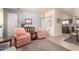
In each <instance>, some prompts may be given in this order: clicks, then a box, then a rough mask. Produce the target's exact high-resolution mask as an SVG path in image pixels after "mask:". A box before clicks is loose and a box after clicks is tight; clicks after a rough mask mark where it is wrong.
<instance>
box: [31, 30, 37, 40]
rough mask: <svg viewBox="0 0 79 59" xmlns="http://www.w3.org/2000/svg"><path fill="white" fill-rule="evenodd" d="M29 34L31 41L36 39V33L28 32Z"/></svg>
mask: <svg viewBox="0 0 79 59" xmlns="http://www.w3.org/2000/svg"><path fill="white" fill-rule="evenodd" d="M30 34H31V39H32V40H36V39H37V32H30Z"/></svg>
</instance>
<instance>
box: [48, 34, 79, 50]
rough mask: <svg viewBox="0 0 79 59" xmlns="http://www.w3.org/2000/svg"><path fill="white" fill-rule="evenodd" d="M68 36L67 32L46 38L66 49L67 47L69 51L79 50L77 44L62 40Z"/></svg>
mask: <svg viewBox="0 0 79 59" xmlns="http://www.w3.org/2000/svg"><path fill="white" fill-rule="evenodd" d="M67 38H69V34H63V35H61V36H56V37H50V36H49V37H48V40H50V41H52V42H54V43H56V44H58V45H61V46H62V47H65V48H67V49H69V50H70V51H79V46H77V45H75V44H72V43H69V42H65V41H64V40H65V39H67Z"/></svg>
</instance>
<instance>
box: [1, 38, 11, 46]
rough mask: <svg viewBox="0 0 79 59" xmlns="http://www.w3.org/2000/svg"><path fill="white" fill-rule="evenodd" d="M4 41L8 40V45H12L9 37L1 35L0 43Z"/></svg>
mask: <svg viewBox="0 0 79 59" xmlns="http://www.w3.org/2000/svg"><path fill="white" fill-rule="evenodd" d="M6 42H10V45H9V46H10V47H11V46H12V38H11V37H1V38H0V44H3V43H6Z"/></svg>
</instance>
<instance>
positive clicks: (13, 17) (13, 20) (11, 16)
mask: <svg viewBox="0 0 79 59" xmlns="http://www.w3.org/2000/svg"><path fill="white" fill-rule="evenodd" d="M7 18H8V31H7V32H8V36H13V34H14V30H15V28H17V14H15V13H8V17H7Z"/></svg>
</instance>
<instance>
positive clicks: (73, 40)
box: [64, 36, 79, 46]
mask: <svg viewBox="0 0 79 59" xmlns="http://www.w3.org/2000/svg"><path fill="white" fill-rule="evenodd" d="M64 41H66V42H69V43H72V44H75V45H78V46H79V42H78V41H76V36H74V37H71V38H68V39H65V40H64Z"/></svg>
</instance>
